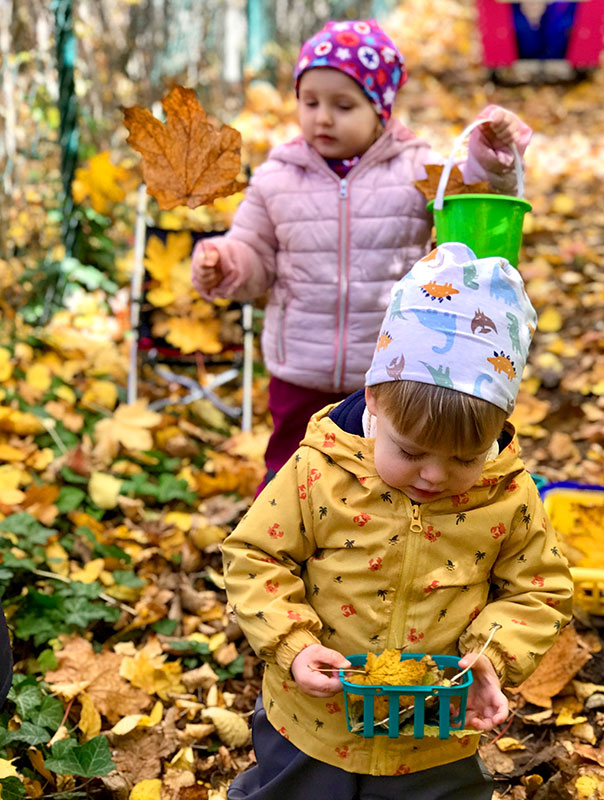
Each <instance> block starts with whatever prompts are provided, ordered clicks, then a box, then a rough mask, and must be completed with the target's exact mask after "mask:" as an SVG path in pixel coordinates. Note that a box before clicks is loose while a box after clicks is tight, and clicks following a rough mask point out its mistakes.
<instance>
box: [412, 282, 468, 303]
mask: <svg viewBox="0 0 604 800" xmlns="http://www.w3.org/2000/svg"><path fill="white" fill-rule="evenodd" d="M420 289H421V291H422V292H423V293H424V294H425V295H426V297H429V298H430V300H438V302H439V303H442V301H443V300H451V298H452V297H453V295H454V294H459V289H454V288H453V286H452V285H451V284H450V283H436V281H430V283H426V284H425V285H424V286H420Z"/></svg>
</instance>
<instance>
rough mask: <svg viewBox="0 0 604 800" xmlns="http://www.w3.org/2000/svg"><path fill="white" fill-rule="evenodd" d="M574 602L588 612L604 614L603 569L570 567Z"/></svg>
mask: <svg viewBox="0 0 604 800" xmlns="http://www.w3.org/2000/svg"><path fill="white" fill-rule="evenodd" d="M570 572H571V575H572V576H573V585H574V587H575V603H576V604H577V605H578V606H581V608H584V609H585V610H586V611H589V613H590V614H600V615H604V569H585V568H584V567H571V568H570Z"/></svg>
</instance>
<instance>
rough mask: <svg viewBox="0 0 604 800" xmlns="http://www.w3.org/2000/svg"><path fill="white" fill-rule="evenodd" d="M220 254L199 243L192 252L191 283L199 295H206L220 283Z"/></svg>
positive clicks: (208, 245)
mask: <svg viewBox="0 0 604 800" xmlns="http://www.w3.org/2000/svg"><path fill="white" fill-rule="evenodd" d="M222 278H223V274H222V267H221V265H220V253H219V251H218V250H217V249H216V248H215V247H214V246H213V245H212V244H206V245H204V243H203V242H199V243H198V244H197V245H196V246H195V249H194V250H193V258H192V260H191V281H192V282H193V286H194V287H195V289H196V290H197V291H198V292H199V293H200V294H206V293H207V292H209V291H211V290H212V289H213V288H214V287H215V286H218V284H219V283H220V282H221V281H222Z"/></svg>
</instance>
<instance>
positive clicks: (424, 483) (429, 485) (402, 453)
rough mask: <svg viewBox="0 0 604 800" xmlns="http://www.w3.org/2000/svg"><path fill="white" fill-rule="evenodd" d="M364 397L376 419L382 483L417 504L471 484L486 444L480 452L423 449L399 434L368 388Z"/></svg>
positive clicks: (459, 491) (458, 491) (377, 461)
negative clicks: (399, 491) (402, 493)
mask: <svg viewBox="0 0 604 800" xmlns="http://www.w3.org/2000/svg"><path fill="white" fill-rule="evenodd" d="M365 399H366V401H367V408H368V409H369V413H370V414H373V415H374V416H375V418H376V423H377V428H376V437H375V467H376V470H377V473H378V475H379V476H380V478H381V479H382V480H383V481H384V483H387V484H388V485H389V486H393V487H394V488H395V489H400V490H401V491H402V492H404V493H405V494H406V495H407V497H408V498H409V499H410V500H413V501H415V502H416V503H427V502H428V501H430V500H439V499H440V498H443V497H451V496H452V495H456V494H463V493H464V492H467V491H468V489H470V488H471V487H472V486H474V484H475V483H476V481H477V480H478V478H479V477H480V474H481V473H482V468H483V466H484V463H485V461H486V456H487V452H488V447H486V448H485V449H484V450H483V451H481V452H476V451H470V450H468V451H464V452H451V450H449V449H447V448H446V447H431V448H426V447H424V446H423V445H422V444H421V442H417V441H415V440H414V439H413V438H412V437H409V436H402V435H401V434H399V433H398V432H397V431H396V430H395V429H394V427H393V426H392V424H391V423H390V420H389V419H388V416H387V415H386V414H384V413H383V412H381V413H380V411H379V409H378V406H377V403H376V401H375V398H374V397H373V396H372V395H371V393H370V392H369V391H368V390H367V389H366V390H365Z"/></svg>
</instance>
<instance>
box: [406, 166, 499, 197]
mask: <svg viewBox="0 0 604 800" xmlns="http://www.w3.org/2000/svg"><path fill="white" fill-rule="evenodd" d="M443 169H444V167H443V165H442V164H426V173H427V175H428V177H427V178H426V179H424V180H423V181H414V183H415V185H416V187H417V188H418V189H419V190H420V192H421V193H422V194H423V195H424V197H425V198H426V200H434V198H435V197H436V191H437V189H438V184H439V181H440V176H441V174H442V171H443ZM490 192H491V187H490V186H489V182H488V181H479V182H478V183H464V179H463V175H462V174H461V170H460V169H459V167H453V169H452V170H451V174H450V175H449V180H448V181H447V186H446V188H445V196H447V195H449V194H473V193H476V194H489V193H490Z"/></svg>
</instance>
